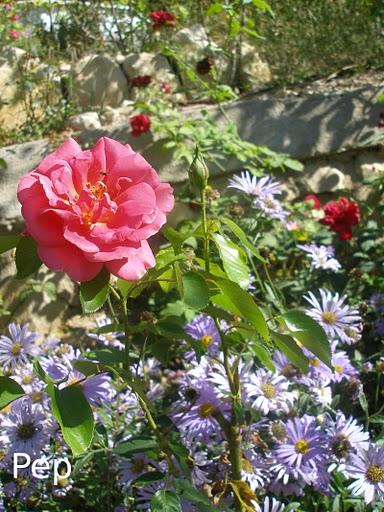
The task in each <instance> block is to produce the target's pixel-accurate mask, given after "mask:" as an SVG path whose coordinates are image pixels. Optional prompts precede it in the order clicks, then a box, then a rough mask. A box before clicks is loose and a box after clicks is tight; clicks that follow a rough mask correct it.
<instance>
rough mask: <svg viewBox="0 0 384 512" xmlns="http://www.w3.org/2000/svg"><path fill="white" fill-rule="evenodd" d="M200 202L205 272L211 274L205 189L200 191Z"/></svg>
mask: <svg viewBox="0 0 384 512" xmlns="http://www.w3.org/2000/svg"><path fill="white" fill-rule="evenodd" d="M200 202H201V218H202V223H203V235H204V261H205V270H206V271H207V272H209V236H208V223H207V200H206V197H205V189H204V188H202V189H201V190H200Z"/></svg>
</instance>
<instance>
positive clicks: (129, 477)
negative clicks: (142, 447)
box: [118, 453, 159, 489]
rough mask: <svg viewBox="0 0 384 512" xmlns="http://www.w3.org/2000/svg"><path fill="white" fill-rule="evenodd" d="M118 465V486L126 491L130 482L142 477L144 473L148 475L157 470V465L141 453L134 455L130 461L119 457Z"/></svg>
mask: <svg viewBox="0 0 384 512" xmlns="http://www.w3.org/2000/svg"><path fill="white" fill-rule="evenodd" d="M118 465H119V469H118V480H119V485H120V486H121V487H122V488H123V489H128V488H129V487H130V486H131V484H132V482H134V481H135V480H136V479H137V478H139V477H140V476H141V475H144V473H148V472H149V471H153V470H154V469H157V470H159V468H158V465H157V464H156V463H155V462H154V461H153V460H151V459H149V458H148V457H147V456H146V455H144V454H142V453H136V454H135V455H134V456H133V457H132V459H124V458H122V457H119V460H118Z"/></svg>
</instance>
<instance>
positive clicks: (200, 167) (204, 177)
mask: <svg viewBox="0 0 384 512" xmlns="http://www.w3.org/2000/svg"><path fill="white" fill-rule="evenodd" d="M188 175H189V181H190V182H191V183H192V185H195V186H196V187H198V188H199V189H200V190H203V189H204V188H205V187H206V186H207V183H208V179H209V171H208V167H207V165H206V163H205V161H204V158H203V156H202V155H201V153H200V151H199V148H198V147H197V146H196V149H195V155H194V157H193V161H192V163H191V165H190V167H189V170H188Z"/></svg>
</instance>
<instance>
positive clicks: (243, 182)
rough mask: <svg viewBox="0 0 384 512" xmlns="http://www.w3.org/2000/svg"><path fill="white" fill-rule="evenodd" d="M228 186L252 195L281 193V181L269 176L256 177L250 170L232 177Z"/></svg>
mask: <svg viewBox="0 0 384 512" xmlns="http://www.w3.org/2000/svg"><path fill="white" fill-rule="evenodd" d="M228 188H235V189H237V190H240V191H241V192H244V193H245V194H248V195H250V196H261V195H274V194H281V190H280V183H278V182H277V181H273V180H272V178H270V177H268V176H264V177H262V178H256V176H252V175H251V174H250V173H249V172H248V171H243V172H242V173H241V174H240V176H234V177H233V178H231V179H230V180H229V185H228Z"/></svg>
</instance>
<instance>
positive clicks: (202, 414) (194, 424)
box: [173, 382, 230, 444]
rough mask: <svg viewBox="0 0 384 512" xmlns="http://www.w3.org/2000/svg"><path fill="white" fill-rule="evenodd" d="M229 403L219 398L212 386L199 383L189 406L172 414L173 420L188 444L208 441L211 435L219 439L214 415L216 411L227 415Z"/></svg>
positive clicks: (219, 430)
mask: <svg viewBox="0 0 384 512" xmlns="http://www.w3.org/2000/svg"><path fill="white" fill-rule="evenodd" d="M229 408H230V406H229V404H228V403H227V402H226V401H224V400H223V399H220V398H219V397H218V395H217V393H216V391H215V389H214V388H213V387H211V386H210V385H209V384H208V383H204V382H202V383H201V388H200V389H199V391H198V397H197V398H196V399H195V401H194V402H193V404H192V405H191V406H188V408H186V409H185V410H183V411H182V412H177V413H176V414H174V415H173V420H174V422H175V423H176V426H177V428H178V429H179V430H180V432H181V435H182V436H183V438H184V439H185V441H186V442H187V443H188V444H191V443H194V442H197V441H201V442H203V443H208V442H209V441H210V439H211V438H212V437H215V439H216V440H220V439H221V428H220V427H219V424H218V422H217V419H216V417H215V415H216V413H217V412H221V413H222V414H224V416H228V410H229Z"/></svg>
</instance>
